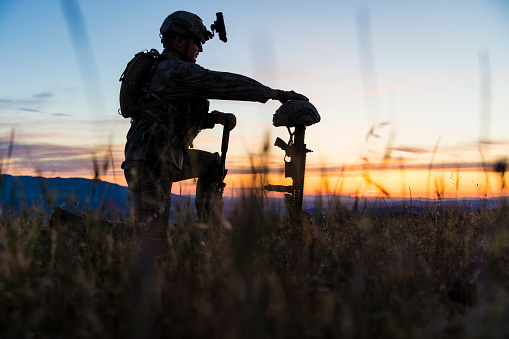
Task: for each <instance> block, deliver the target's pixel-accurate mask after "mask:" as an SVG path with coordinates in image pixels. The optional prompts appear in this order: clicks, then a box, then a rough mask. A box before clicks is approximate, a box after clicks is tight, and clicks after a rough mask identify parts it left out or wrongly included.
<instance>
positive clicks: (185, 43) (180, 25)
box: [160, 11, 213, 62]
mask: <svg viewBox="0 0 509 339" xmlns="http://www.w3.org/2000/svg"><path fill="white" fill-rule="evenodd" d="M160 32H161V42H162V43H163V47H164V48H169V49H172V50H174V51H175V52H177V53H178V54H180V56H181V57H182V58H183V59H184V60H186V61H190V62H196V57H197V56H198V53H199V52H201V51H203V49H202V44H204V43H205V41H207V40H209V39H210V38H212V36H213V34H212V33H211V32H209V31H208V30H207V28H206V27H205V25H204V24H203V21H202V19H200V17H199V16H197V15H196V14H193V13H190V12H186V11H177V12H174V13H172V14H170V15H168V17H167V18H166V19H165V20H164V22H163V24H162V25H161V29H160Z"/></svg>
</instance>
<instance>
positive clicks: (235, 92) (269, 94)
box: [167, 63, 307, 103]
mask: <svg viewBox="0 0 509 339" xmlns="http://www.w3.org/2000/svg"><path fill="white" fill-rule="evenodd" d="M169 79H170V81H169V83H168V85H169V86H168V88H167V89H168V94H170V93H171V96H174V97H175V95H176V94H177V93H179V96H182V97H193V96H198V97H202V98H206V99H222V100H239V101H257V102H261V103H265V102H267V100H269V99H274V100H280V101H281V102H285V101H287V100H289V99H303V100H307V98H306V97H305V96H303V95H300V94H298V93H295V92H293V91H290V92H287V91H281V90H275V89H272V88H270V87H268V86H265V85H263V84H261V83H260V82H258V81H256V80H254V79H251V78H249V77H246V76H243V75H240V74H234V73H228V72H216V71H211V70H207V69H205V68H203V67H201V66H199V65H196V64H191V63H180V64H178V65H176V67H174V68H173V70H172V72H171V77H170V78H169Z"/></svg>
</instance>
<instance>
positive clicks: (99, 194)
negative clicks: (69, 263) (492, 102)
mask: <svg viewBox="0 0 509 339" xmlns="http://www.w3.org/2000/svg"><path fill="white" fill-rule="evenodd" d="M281 197H283V195H281ZM338 198H339V201H340V203H341V206H343V207H344V208H345V209H347V210H349V211H353V210H360V211H362V210H370V211H372V212H375V213H387V212H389V213H401V212H411V213H422V212H425V211H429V210H430V209H433V210H435V211H438V212H442V211H445V210H451V209H455V208H462V209H468V210H479V209H481V208H495V207H499V206H501V205H502V203H503V201H504V199H507V198H504V197H502V198H487V199H481V198H463V199H441V200H437V199H424V198H414V199H413V200H410V199H402V198H362V197H361V198H358V199H356V198H355V197H351V196H341V197H337V196H327V195H325V196H321V197H315V196H305V197H304V204H303V209H304V210H306V211H308V212H310V213H313V214H315V213H320V211H326V210H327V209H328V208H329V207H332V206H334V205H335V201H337V199H338ZM171 199H172V210H174V208H175V207H176V206H177V205H180V206H182V205H190V206H194V197H193V196H180V195H175V194H172V195H171ZM283 201H284V200H283V199H281V198H270V199H269V201H268V203H267V204H266V206H271V207H276V208H277V209H278V210H281V211H284V207H283V205H284V204H283ZM237 203H238V198H235V197H233V198H232V197H226V196H225V213H226V214H227V215H229V214H230V213H231V210H233V208H234V206H235V205H236V204H237ZM56 206H61V207H64V208H66V209H68V210H71V211H75V212H83V211H85V210H86V209H92V210H112V209H115V210H117V211H122V212H127V211H130V209H131V208H132V193H131V192H130V191H129V189H128V188H127V187H125V186H120V185H117V184H112V183H109V182H104V181H100V180H90V179H83V178H44V177H31V176H11V175H7V174H3V175H0V209H2V210H3V211H4V212H7V211H9V210H12V211H14V212H16V211H20V210H21V209H23V208H30V207H35V208H38V209H40V210H43V211H52V210H53V209H54V208H55V207H56ZM334 208H335V207H334Z"/></svg>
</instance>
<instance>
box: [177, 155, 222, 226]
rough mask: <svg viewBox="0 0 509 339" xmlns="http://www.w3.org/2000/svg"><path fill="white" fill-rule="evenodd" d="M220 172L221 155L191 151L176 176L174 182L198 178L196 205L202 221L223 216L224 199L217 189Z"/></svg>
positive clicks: (185, 156)
mask: <svg viewBox="0 0 509 339" xmlns="http://www.w3.org/2000/svg"><path fill="white" fill-rule="evenodd" d="M220 171H221V157H220V156H219V153H210V152H206V151H201V150H193V149H191V150H188V151H187V152H186V154H185V155H184V165H183V167H182V171H181V172H180V173H178V174H176V175H175V176H174V180H173V181H174V182H175V181H180V180H185V179H190V178H198V182H197V184H196V200H195V204H196V213H197V214H198V218H199V219H200V220H201V221H209V220H211V219H212V220H215V219H218V217H221V216H222V211H223V197H222V195H221V192H220V191H219V190H218V188H217V182H218V176H219V173H220Z"/></svg>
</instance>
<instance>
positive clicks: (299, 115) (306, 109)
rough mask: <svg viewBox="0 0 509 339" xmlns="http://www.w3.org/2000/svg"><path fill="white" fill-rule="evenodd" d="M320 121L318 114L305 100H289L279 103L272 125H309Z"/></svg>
mask: <svg viewBox="0 0 509 339" xmlns="http://www.w3.org/2000/svg"><path fill="white" fill-rule="evenodd" d="M317 122H320V114H318V111H317V110H316V108H315V106H313V105H312V104H311V103H310V102H309V101H307V100H296V99H294V100H289V101H287V102H285V103H284V104H282V105H281V107H279V108H278V109H277V111H276V113H274V116H273V118H272V123H273V125H274V126H276V127H279V126H286V127H295V126H297V125H304V126H311V125H313V124H316V123H317Z"/></svg>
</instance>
